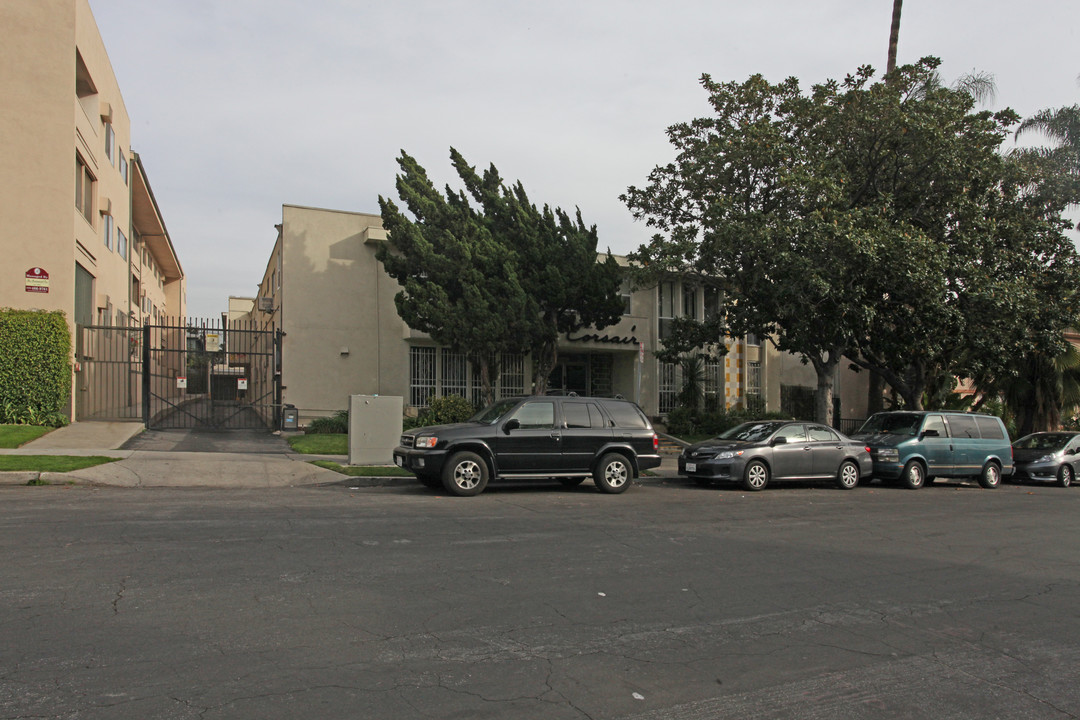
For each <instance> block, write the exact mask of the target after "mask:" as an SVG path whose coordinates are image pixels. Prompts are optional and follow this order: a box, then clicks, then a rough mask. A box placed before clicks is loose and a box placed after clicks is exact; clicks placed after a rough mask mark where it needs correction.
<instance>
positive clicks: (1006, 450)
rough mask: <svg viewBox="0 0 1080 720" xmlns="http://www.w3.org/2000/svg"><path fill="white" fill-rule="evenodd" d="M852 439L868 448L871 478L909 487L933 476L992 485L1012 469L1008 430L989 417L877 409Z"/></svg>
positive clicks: (918, 486) (1008, 474)
mask: <svg viewBox="0 0 1080 720" xmlns="http://www.w3.org/2000/svg"><path fill="white" fill-rule="evenodd" d="M852 438H853V439H857V440H859V441H860V442H865V443H866V445H867V446H868V447H869V448H870V457H871V458H872V459H873V461H874V477H876V478H879V479H881V480H897V479H899V480H900V481H901V482H903V484H904V485H905V486H906V487H909V488H912V489H916V488H920V487H922V486H923V484H925V483H926V481H927V480H932V479H934V478H939V477H948V478H969V477H974V478H978V480H979V484H980V485H982V486H983V487H984V488H996V487H997V486H998V485H1000V484H1001V479H1002V478H1003V477H1009V476H1010V475H1012V473H1013V457H1012V444H1011V443H1010V442H1009V433H1008V431H1006V430H1005V425H1004V424H1003V423H1002V422H1001V418H998V417H995V416H993V415H978V414H975V413H958V412H943V411H898V412H882V413H877V414H875V415H872V416H871V417H870V418H869V419H868V420H867V421H866V422H865V423H863V426H862V427H861V428H859V431H858V432H857V433H855V434H854V435H852Z"/></svg>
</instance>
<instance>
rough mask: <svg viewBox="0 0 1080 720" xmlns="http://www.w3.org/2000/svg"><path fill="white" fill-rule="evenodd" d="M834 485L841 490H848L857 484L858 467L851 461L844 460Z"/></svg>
mask: <svg viewBox="0 0 1080 720" xmlns="http://www.w3.org/2000/svg"><path fill="white" fill-rule="evenodd" d="M836 484H837V485H839V486H840V487H841V489H843V490H850V489H852V488H853V487H855V486H856V485H858V484H859V466H858V465H856V464H855V463H853V462H852V461H851V460H845V461H844V462H843V463H842V464H841V465H840V470H839V472H837V473H836Z"/></svg>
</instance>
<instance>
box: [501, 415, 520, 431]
mask: <svg viewBox="0 0 1080 720" xmlns="http://www.w3.org/2000/svg"><path fill="white" fill-rule="evenodd" d="M519 427H521V421H520V420H518V419H517V418H510V419H509V420H507V421H506V422H505V423H504V424H503V432H504V433H506V434H507V435H509V434H510V431H511V430H517V429H518V428H519Z"/></svg>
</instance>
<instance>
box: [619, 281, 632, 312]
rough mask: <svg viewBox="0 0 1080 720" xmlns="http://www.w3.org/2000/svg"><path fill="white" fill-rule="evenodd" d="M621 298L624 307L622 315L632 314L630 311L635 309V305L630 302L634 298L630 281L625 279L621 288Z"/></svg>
mask: <svg viewBox="0 0 1080 720" xmlns="http://www.w3.org/2000/svg"><path fill="white" fill-rule="evenodd" d="M619 297H620V298H622V305H623V311H622V314H623V315H630V314H632V313H631V312H630V311H631V310H632V309H633V305H632V303H631V302H630V300H631V298H632V297H633V293H632V292H631V291H630V281H629V280H627V279H624V280H623V281H622V285H620V286H619Z"/></svg>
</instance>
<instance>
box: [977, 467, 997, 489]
mask: <svg viewBox="0 0 1080 720" xmlns="http://www.w3.org/2000/svg"><path fill="white" fill-rule="evenodd" d="M979 484H980V485H982V486H983V487H984V488H987V489H988V490H992V489H994V488H996V487H997V486H998V485H1000V484H1001V467H999V466H998V464H997V463H996V462H988V463H986V465H984V466H983V469H982V475H980V476H979Z"/></svg>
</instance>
